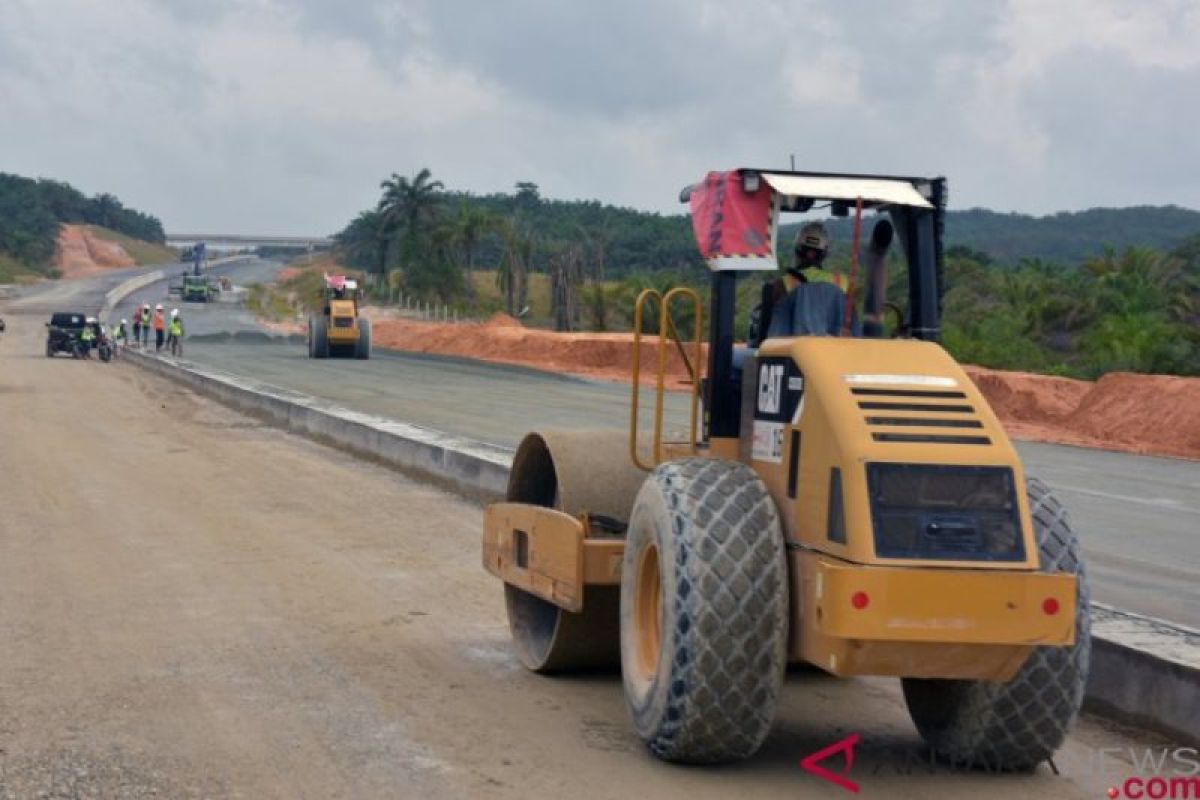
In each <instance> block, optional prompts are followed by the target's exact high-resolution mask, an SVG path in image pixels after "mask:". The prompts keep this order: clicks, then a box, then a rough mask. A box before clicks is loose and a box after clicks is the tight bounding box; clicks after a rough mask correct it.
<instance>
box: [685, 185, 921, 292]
mask: <svg viewBox="0 0 1200 800" xmlns="http://www.w3.org/2000/svg"><path fill="white" fill-rule="evenodd" d="M939 183H940V184H943V185H942V187H941V188H940V189H938V188H937V185H938V184H939ZM938 191H942V192H944V180H943V179H941V178H909V177H900V176H893V175H838V174H832V173H821V172H785V171H782V170H764V169H749V168H744V167H743V168H741V169H734V170H729V171H727V172H710V173H708V175H707V176H705V178H704V180H702V181H700V182H699V183H695V184H692V185H690V186H687V187H685V188H684V190H683V192H681V193H680V200H682V201H683V202H685V203H688V204H689V205H690V207H691V212H692V231H693V233H694V234H695V237H696V244H697V246H698V247H699V249H700V254H701V256H702V257H703V258H704V260H705V261H706V262H707V264H708V266H709V268H710V269H713V270H722V271H723V270H737V271H741V270H773V269H775V268H776V264H777V261H776V257H775V252H776V251H775V245H776V240H777V238H778V235H779V228H778V218H779V213H780V212H781V211H808V210H809V209H811V208H812V207H813V204H814V202H816V201H819V200H828V201H833V202H834V203H835V210H834V212H833V213H835V214H836V213H837V210H836V209H837V205H836V204H839V203H840V204H847V205H849V204H855V203H857V201H860V200H861V201H862V206H863V207H864V208H876V209H878V208H886V207H893V208H894V207H896V206H902V207H906V208H912V209H916V210H917V213H924V212H927V211H935V210H936V209H935V207H934V204H933V202H931V198H934V197H935V195H936V194H937V192H938ZM842 213H843V214H844V213H845V210H844V207H843V212H842Z"/></svg>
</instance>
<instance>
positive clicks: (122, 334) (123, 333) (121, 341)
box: [113, 319, 129, 355]
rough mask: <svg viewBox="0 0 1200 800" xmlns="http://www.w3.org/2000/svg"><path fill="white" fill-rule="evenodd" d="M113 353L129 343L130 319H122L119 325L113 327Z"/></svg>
mask: <svg viewBox="0 0 1200 800" xmlns="http://www.w3.org/2000/svg"><path fill="white" fill-rule="evenodd" d="M113 344H114V345H115V346H114V347H113V355H116V354H117V353H118V352H120V349H121V348H123V347H127V346H128V345H129V321H128V320H124V319H123V320H121V321H120V322H119V323H117V327H116V328H114V329H113Z"/></svg>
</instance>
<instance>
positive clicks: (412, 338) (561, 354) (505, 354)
mask: <svg viewBox="0 0 1200 800" xmlns="http://www.w3.org/2000/svg"><path fill="white" fill-rule="evenodd" d="M373 316H374V315H373ZM373 324H374V328H373V331H372V338H373V339H374V342H375V344H376V345H377V346H379V347H393V348H396V349H398V350H411V351H415V352H420V353H443V354H446V355H455V356H464V357H466V358H478V359H482V360H484V361H499V362H503V363H507V364H521V365H524V366H531V367H537V368H539V369H544V370H548V371H551V372H569V373H572V374H575V375H583V376H585V377H589V378H603V379H606V380H615V381H627V380H629V376H630V374H631V373H632V370H633V355H634V348H633V334H629V333H554V332H552V331H544V330H537V329H533V328H526V327H524V326H522V325H521V323H520V322H519V321H517V320H515V319H513V318H512V317H510V316H508V315H507V314H495V315H493V316H492V317H491V318H490V319H489V320H488V321H487V322H484V323H465V324H459V325H454V324H447V323H440V322H418V321H415V320H408V319H386V318H380V317H377V316H376V318H375V321H374V323H373ZM657 341H658V339H657V337H652V336H649V337H645V338H643V340H642V346H641V360H642V372H643V379H642V380H643V382H644V383H647V384H649V383H652V370H653V368H654V364H655V362H654V359H655V358H656V357H657V356H656V352H655V351H656V345H657ZM667 376H668V384H669V386H670V387H671V388H673V389H682V388H685V387H686V383H685V381H686V379H687V370H686V369H685V368H684V365H683V361H682V359H680V357H679V353H678V352H677V351H676V350H674V349H672V350H671V352H670V353H669V356H668V360H667Z"/></svg>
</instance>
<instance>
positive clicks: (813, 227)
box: [796, 222, 829, 251]
mask: <svg viewBox="0 0 1200 800" xmlns="http://www.w3.org/2000/svg"><path fill="white" fill-rule="evenodd" d="M796 247H811V248H813V249H815V250H822V251H824V250H828V249H829V231H827V230H825V226H824V225H822V224H821V223H820V222H810V223H808V224H807V225H805V226H804V227H803V228H801V229H800V232H799V233H797V234H796Z"/></svg>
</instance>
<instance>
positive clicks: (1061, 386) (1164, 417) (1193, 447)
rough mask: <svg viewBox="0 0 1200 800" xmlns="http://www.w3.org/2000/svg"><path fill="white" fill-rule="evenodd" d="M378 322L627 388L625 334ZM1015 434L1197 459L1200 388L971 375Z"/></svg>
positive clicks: (446, 347)
mask: <svg viewBox="0 0 1200 800" xmlns="http://www.w3.org/2000/svg"><path fill="white" fill-rule="evenodd" d="M371 316H373V317H375V320H374V331H373V336H374V340H375V344H376V345H378V346H380V347H391V348H395V349H398V350H410V351H415V352H423V353H440V354H443V355H455V356H463V357H466V358H477V359H482V360H485V361H498V362H502V363H507V364H520V365H523V366H532V367H538V368H540V369H545V370H549V371H552V372H566V373H571V374H575V375H582V376H585V377H591V378H601V379H605V380H616V381H628V380H629V376H630V373H631V368H632V364H633V357H634V347H633V336H632V335H631V334H627V333H553V332H551V331H543V330H533V329H529V328H525V327H523V326H522V325H521V323H520V322H518V321H517V320H515V319H513V318H511V317H508V316H506V315H504V314H496V315H495V316H493V317H492V318H491V319H490V320H488V321H487V322H484V323H475V324H459V325H453V324H446V323H438V322H420V321H416V320H407V319H395V318H389V317H386V316H384V315H382V314H371ZM655 345H656V339H655V338H654V337H646V338H645V339H644V340H643V342H642V346H641V361H642V369H643V373H642V375H643V378H642V380H643V382H644V383H647V384H649V383H650V382H651V376H652V375H653V370H654V364H655V358H656V357H657V356H656V352H655ZM667 373H668V376H669V380H668V384H669V387H670V388H672V389H684V388H686V385H687V384H686V370H685V369H684V366H683V361H682V359H681V358H680V357H679V353H678V352H677V351H675V350H674V349H672V350H671V351H670V352H669V357H668V364H667ZM967 373H968V374H969V375H970V376H971V379H972V380H973V381H975V384H976V385H977V386H978V387H979V388H980V390H981V391H982V392H983V394H984V396H985V397H987V399H988V402H989V403H991V405H992V408H993V409H994V410H995V411H996V414H997V416H999V417H1000V419H1001V421H1002V422H1003V423H1004V425H1005V427H1006V428H1007V429H1008V431H1009V433H1011V434H1012V435H1013V436H1016V437H1017V438H1020V439H1032V440H1034V441H1043V442H1056V443H1060V444H1073V445H1081V446H1084V447H1098V448H1104V449H1108V450H1120V451H1123V452H1129V453H1141V454H1147V455H1167V456H1178V457H1182V458H1194V459H1200V379H1197V378H1179V377H1174V376H1169V375H1135V374H1130V373H1111V374H1109V375H1105V376H1104V377H1102V378H1101V379H1100V380H1098V381H1096V382H1094V383H1093V382H1090V381H1080V380H1072V379H1070V378H1056V377H1051V376H1047V375H1031V374H1028V373H1022V372H1005V371H1002V370H992V369H985V368H983V367H970V366H969V367H967Z"/></svg>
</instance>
